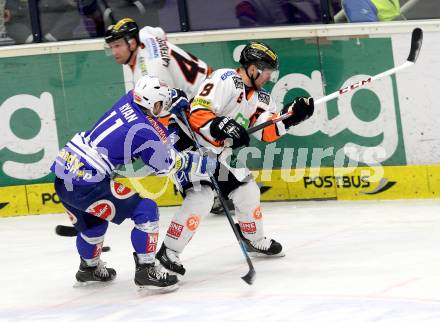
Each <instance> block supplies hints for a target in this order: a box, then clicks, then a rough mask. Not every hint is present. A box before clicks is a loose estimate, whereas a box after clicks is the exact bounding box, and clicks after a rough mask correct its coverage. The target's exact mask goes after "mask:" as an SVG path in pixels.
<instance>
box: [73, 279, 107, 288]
mask: <svg viewBox="0 0 440 322" xmlns="http://www.w3.org/2000/svg"><path fill="white" fill-rule="evenodd" d="M112 282H113V280H111V281H107V282H100V281H87V282H80V281H76V282H75V283H74V284H73V287H74V288H99V287H106V286H107V285H109V284H111V283H112Z"/></svg>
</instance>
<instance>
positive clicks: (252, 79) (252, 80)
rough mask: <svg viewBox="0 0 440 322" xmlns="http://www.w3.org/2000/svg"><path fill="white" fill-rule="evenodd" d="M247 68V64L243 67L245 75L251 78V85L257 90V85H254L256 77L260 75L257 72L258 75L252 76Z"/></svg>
mask: <svg viewBox="0 0 440 322" xmlns="http://www.w3.org/2000/svg"><path fill="white" fill-rule="evenodd" d="M248 68H249V66H248V67H247V68H246V69H245V70H246V75H247V77H248V78H249V79H250V80H251V84H252V87H253V88H254V89H255V90H258V87H257V85H255V81H256V80H257V79H258V77H260V76H261V74H260V73H259V72H258V76H257V77H255V78H254V76H253V75H249V72H248Z"/></svg>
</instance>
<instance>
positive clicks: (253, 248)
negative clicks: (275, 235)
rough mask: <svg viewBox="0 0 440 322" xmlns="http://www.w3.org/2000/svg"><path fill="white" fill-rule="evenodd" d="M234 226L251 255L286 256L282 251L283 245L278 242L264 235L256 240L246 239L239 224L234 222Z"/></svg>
mask: <svg viewBox="0 0 440 322" xmlns="http://www.w3.org/2000/svg"><path fill="white" fill-rule="evenodd" d="M235 226H236V227H237V229H238V232H239V233H240V237H241V238H242V239H243V241H244V243H245V245H246V250H247V252H248V253H249V255H250V256H251V257H283V256H286V254H284V253H283V252H282V250H283V247H282V246H281V244H280V243H279V242H277V241H276V240H273V239H269V238H266V237H263V238H261V239H259V240H256V241H251V240H249V239H246V238H245V237H244V236H243V234H242V232H241V230H240V226H239V225H238V224H235Z"/></svg>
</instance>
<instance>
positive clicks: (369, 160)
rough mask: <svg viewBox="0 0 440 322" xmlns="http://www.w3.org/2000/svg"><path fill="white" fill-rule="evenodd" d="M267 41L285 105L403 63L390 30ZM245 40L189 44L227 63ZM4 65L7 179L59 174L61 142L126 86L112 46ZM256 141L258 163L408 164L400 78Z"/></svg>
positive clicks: (250, 161) (0, 158) (216, 63)
mask: <svg viewBox="0 0 440 322" xmlns="http://www.w3.org/2000/svg"><path fill="white" fill-rule="evenodd" d="M264 41H265V42H266V43H268V44H269V45H270V46H271V47H272V48H274V49H275V50H276V51H277V52H278V53H279V57H280V76H279V80H278V81H277V83H276V84H274V85H273V84H272V85H270V86H268V87H267V89H268V90H269V91H271V92H272V95H273V97H274V99H275V100H276V101H277V102H278V103H279V106H281V105H282V104H284V103H287V102H289V101H291V100H292V99H293V98H294V97H295V96H298V95H311V96H313V97H317V98H318V97H321V96H323V95H326V94H328V93H331V92H334V91H336V90H338V89H339V88H341V87H343V86H346V85H347V84H350V83H354V82H356V81H358V80H360V79H361V78H364V76H365V75H374V74H377V73H379V72H381V71H383V70H386V69H389V68H391V67H392V66H394V62H393V52H392V46H391V39H389V38H360V39H358V38H356V39H343V40H337V39H336V40H331V39H330V40H329V39H319V40H318V39H315V38H313V39H307V40H303V39H300V40H295V39H270V40H264ZM244 44H245V42H243V41H228V42H218V43H202V44H189V45H182V46H181V47H183V48H184V49H186V50H188V51H190V52H191V53H192V54H194V55H196V56H198V57H200V58H202V59H204V60H205V61H207V62H208V63H209V64H211V65H212V66H213V67H214V68H220V67H235V66H237V63H236V59H237V55H238V53H239V52H240V51H239V50H240V48H242V47H241V46H243V45H244ZM371 57H374V62H372V61H371ZM234 58H235V59H234ZM0 70H1V71H2V72H1V73H0V83H1V84H2V86H1V87H0V104H1V105H0V113H1V116H2V117H1V118H0V123H1V124H0V137H1V139H0V186H9V185H19V184H30V183H43V182H50V181H51V180H52V176H51V174H50V173H49V167H50V165H51V163H52V160H53V158H54V157H55V155H56V154H57V152H58V149H59V148H60V147H61V146H63V145H64V143H65V142H66V141H67V140H68V139H69V138H70V137H72V136H73V134H74V133H75V132H78V131H83V130H86V129H88V128H89V127H90V126H91V125H92V124H93V123H94V122H95V121H96V120H97V119H98V118H99V116H100V115H101V114H102V113H103V112H104V111H105V110H106V109H108V108H109V107H110V106H111V105H112V104H113V103H114V102H115V101H116V99H117V98H119V97H120V96H121V95H122V94H123V93H124V79H123V73H122V68H121V66H120V65H117V64H115V63H114V61H113V59H112V58H111V57H107V56H105V54H104V52H103V51H90V52H78V53H62V54H50V55H35V56H24V57H16V58H1V59H0ZM253 144H254V145H255V146H256V147H257V149H256V150H255V151H254V152H255V153H254V154H253V155H252V154H250V155H248V158H247V165H248V166H250V167H251V168H267V167H271V166H274V167H276V168H280V167H283V168H294V167H304V166H316V165H317V164H319V165H321V166H327V167H328V166H333V165H335V164H336V165H337V166H341V165H353V164H354V163H356V164H357V163H360V164H374V163H377V162H380V163H382V164H385V165H403V164H406V159H405V150H404V145H403V139H402V127H401V121H400V116H399V102H398V99H397V87H396V84H395V79H394V78H393V77H391V78H388V79H385V80H383V81H381V82H380V84H379V85H377V86H376V85H374V86H373V87H372V88H369V89H361V90H359V91H357V92H355V93H354V94H352V95H347V98H344V99H339V100H334V101H332V102H329V103H328V104H327V105H321V106H317V107H316V109H315V114H314V115H313V117H312V118H311V119H309V120H308V121H307V122H304V123H303V124H300V125H299V126H297V127H294V128H292V129H291V131H290V132H289V134H288V135H286V136H285V137H283V138H282V139H280V140H279V141H277V142H275V143H271V144H265V143H261V142H258V141H256V140H254V141H253ZM252 156H253V157H252ZM341 163H342V164H341Z"/></svg>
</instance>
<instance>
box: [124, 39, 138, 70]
mask: <svg viewBox="0 0 440 322" xmlns="http://www.w3.org/2000/svg"><path fill="white" fill-rule="evenodd" d="M132 39H133V38H132ZM130 40H131V39H130ZM125 42H126V43H127V45H128V50H130V56H128V58H127V60H126V61H125V63H124V65H127V64H128V63H129V62H130V60H131V57H133V54H134V52H135V51H136V49H137V47H136V48H135V49H134V50H131V49H130V42H129V41H128V40H127V39H125ZM136 45H137V43H136Z"/></svg>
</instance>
